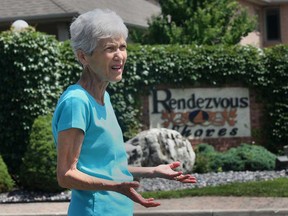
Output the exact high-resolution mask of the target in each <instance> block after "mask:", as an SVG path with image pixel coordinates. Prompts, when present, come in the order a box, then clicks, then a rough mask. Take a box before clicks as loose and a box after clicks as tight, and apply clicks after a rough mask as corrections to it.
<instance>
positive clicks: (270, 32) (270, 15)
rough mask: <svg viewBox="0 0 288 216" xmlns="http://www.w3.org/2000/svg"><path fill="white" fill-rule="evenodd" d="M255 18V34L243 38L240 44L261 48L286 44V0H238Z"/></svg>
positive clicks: (287, 37)
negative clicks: (256, 23) (256, 22)
mask: <svg viewBox="0 0 288 216" xmlns="http://www.w3.org/2000/svg"><path fill="white" fill-rule="evenodd" d="M238 1H239V3H240V4H241V5H243V6H245V7H247V8H248V10H249V13H250V14H251V15H252V16H254V15H256V16H257V21H258V27H257V30H256V31H255V32H252V33H250V34H249V35H248V36H247V37H245V38H243V40H242V41H241V44H252V45H254V46H257V47H260V48H263V47H270V46H274V45H277V44H288V0H238Z"/></svg>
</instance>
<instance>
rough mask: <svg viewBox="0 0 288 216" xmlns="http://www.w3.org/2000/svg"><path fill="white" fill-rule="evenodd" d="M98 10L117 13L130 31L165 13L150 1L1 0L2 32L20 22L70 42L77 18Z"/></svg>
mask: <svg viewBox="0 0 288 216" xmlns="http://www.w3.org/2000/svg"><path fill="white" fill-rule="evenodd" d="M95 8H102V9H104V8H109V9H111V10H113V11H115V12H116V13H117V14H118V15H120V16H121V17H122V19H123V20H124V22H125V24H126V25H127V27H128V28H129V29H131V28H138V29H139V28H140V29H141V28H142V29H143V28H147V27H148V22H147V21H148V19H149V18H151V17H152V15H154V14H160V12H161V9H160V7H159V6H158V5H157V3H156V2H155V1H148V0H147V1H146V0H117V1H115V0H81V1H78V0H21V1H19V0H0V31H4V30H8V29H9V28H10V26H11V24H12V23H13V22H14V21H15V20H19V19H20V20H25V21H26V22H27V23H28V24H29V25H30V26H33V27H35V28H36V30H37V31H42V32H46V33H48V34H52V35H56V37H57V38H58V39H59V40H60V41H63V40H67V39H69V26H70V23H71V21H72V20H73V18H74V17H77V16H79V15H80V14H82V13H85V12H87V11H89V10H92V9H95Z"/></svg>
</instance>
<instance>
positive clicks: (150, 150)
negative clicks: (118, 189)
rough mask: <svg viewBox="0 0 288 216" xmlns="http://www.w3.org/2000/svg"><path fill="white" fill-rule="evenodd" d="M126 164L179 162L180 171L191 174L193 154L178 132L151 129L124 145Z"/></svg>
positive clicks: (187, 142)
mask: <svg viewBox="0 0 288 216" xmlns="http://www.w3.org/2000/svg"><path fill="white" fill-rule="evenodd" d="M125 146H126V151H127V154H128V163H129V165H133V166H157V165H159V164H168V163H171V162H173V161H180V162H181V166H182V167H181V170H182V171H183V172H184V173H191V172H192V169H193V165H194V163H195V153H194V150H193V148H192V146H191V143H190V142H189V140H188V139H186V138H185V137H183V136H182V135H181V134H180V133H179V132H177V131H175V130H170V129H166V128H153V129H150V130H146V131H143V132H141V133H139V134H138V135H137V136H136V137H134V138H132V139H130V140H128V141H127V142H126V143H125Z"/></svg>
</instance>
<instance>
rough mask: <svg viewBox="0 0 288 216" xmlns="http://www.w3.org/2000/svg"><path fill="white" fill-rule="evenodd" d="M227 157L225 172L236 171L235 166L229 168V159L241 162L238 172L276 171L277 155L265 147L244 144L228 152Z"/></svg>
mask: <svg viewBox="0 0 288 216" xmlns="http://www.w3.org/2000/svg"><path fill="white" fill-rule="evenodd" d="M226 155H227V156H229V157H227V158H226V160H224V161H223V171H226V170H235V168H234V167H233V164H232V165H230V166H229V164H230V161H229V159H231V158H237V160H240V161H241V163H238V167H236V168H237V169H238V170H250V171H256V170H273V169H275V162H276V155H274V154H273V153H271V152H269V151H268V150H266V149H265V148H264V147H263V146H258V145H249V144H242V145H241V146H239V147H237V148H235V149H230V150H228V151H227V153H226ZM235 164H237V163H235ZM237 169H236V170H237Z"/></svg>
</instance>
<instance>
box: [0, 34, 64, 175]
mask: <svg viewBox="0 0 288 216" xmlns="http://www.w3.org/2000/svg"><path fill="white" fill-rule="evenodd" d="M59 56H60V52H59V42H58V41H57V40H56V39H55V37H53V36H48V35H45V34H42V33H39V32H36V31H34V30H33V29H29V30H28V31H25V32H10V31H7V32H1V34H0V67H1V77H2V78H1V79H0V98H1V103H0V131H1V134H0V143H1V148H0V153H1V154H2V156H3V159H4V161H5V162H6V164H7V166H8V168H9V171H10V172H11V173H12V174H13V175H15V174H17V173H18V171H19V164H20V163H21V159H22V157H23V155H24V153H25V151H26V146H27V144H28V136H29V133H30V130H31V126H32V124H33V121H34V119H35V118H36V117H37V116H39V115H43V114H46V113H49V112H51V111H52V110H53V108H54V105H55V102H56V98H58V96H59V94H60V91H61V86H60V84H59V82H57V80H58V76H59V65H60V64H61V63H60V62H59ZM15 178H17V177H15Z"/></svg>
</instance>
